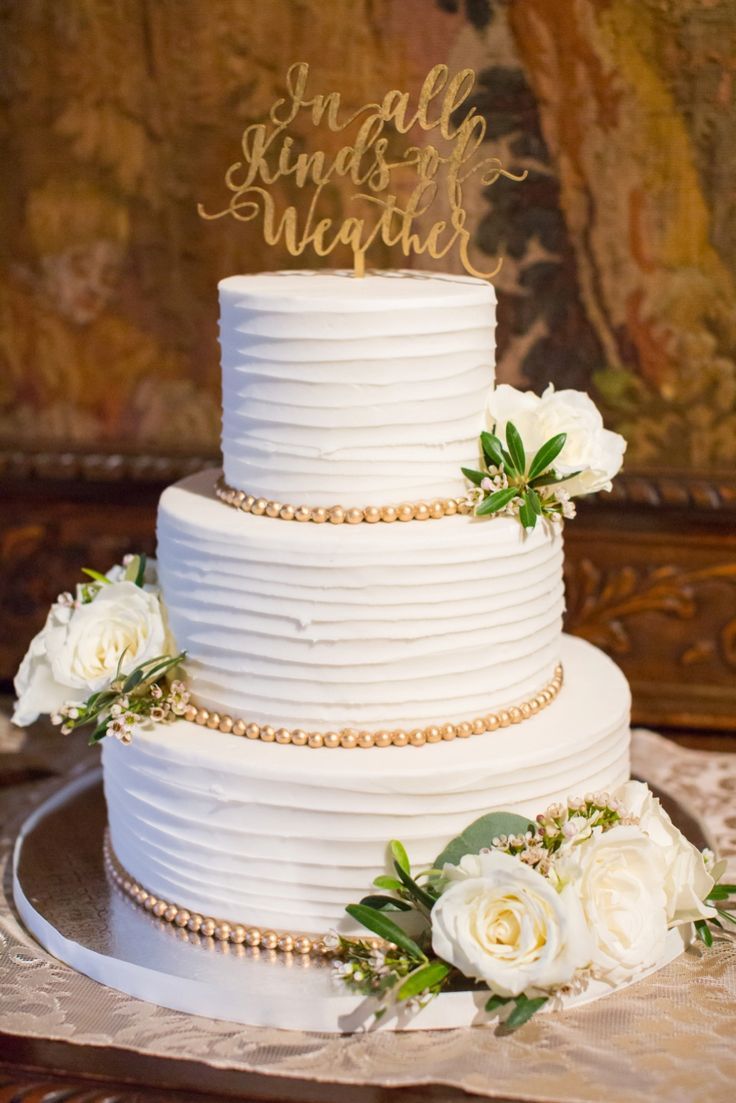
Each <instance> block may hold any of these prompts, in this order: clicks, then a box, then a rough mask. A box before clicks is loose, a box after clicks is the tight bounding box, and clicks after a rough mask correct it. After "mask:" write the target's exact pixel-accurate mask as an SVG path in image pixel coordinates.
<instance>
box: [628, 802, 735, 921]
mask: <svg viewBox="0 0 736 1103" xmlns="http://www.w3.org/2000/svg"><path fill="white" fill-rule="evenodd" d="M616 796H617V797H618V799H619V800H620V801H621V803H622V804H623V806H624V808H625V809H626V810H627V811H628V812H630V813H631V814H632V815H633V816H636V817H637V819H638V820H639V827H640V828H641V830H642V831H643V832H644V834H645V835H646V836H647V837H648V838H649V839H651V840H652V842H653V843H655V844H656V846H657V848H658V850H659V860H660V864H661V866H662V872H663V880H664V890H665V893H666V896H667V919H668V921H669V923H670V924H675V925H677V924H680V923H691V922H693V921H694V920H696V919H707V918H710V917H713V916H715V915H716V914H717V912H716V910H715V908H712V907H710V905H708V904H706V903H705V898H706V896H707V895H708V893H709V892H710V890H711V889H712V888H713V885H714V884H715V881H714V880H713V877H712V876H711V875H710V873H709V872H708V869H707V868H706V865H705V862H704V861H703V855H702V854H701V853H700V851H699V850H698V849H697V848H696V847H694V846H693V844H692V843H691V842H688V840H687V839H686V838H685V836H684V835H683V834H682V832H681V831H678V829H677V828H676V827H675V825H674V824H673V822H672V820H671V819H670V817H669V816H668V815H667V813H666V812H665V810H664V808H663V807H662V805H661V804H660V802H659V801H658V800H657V798H656V797H655V796H654V794H653V793H652V791H651V789H650V788H649V787H648V786H647V785H644V783H643V782H641V781H627V782H626V784H625V785H622V786H621V788H620V789H619V790H618V792H617V794H616Z"/></svg>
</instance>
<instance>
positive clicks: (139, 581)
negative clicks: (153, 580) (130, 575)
mask: <svg viewBox="0 0 736 1103" xmlns="http://www.w3.org/2000/svg"><path fill="white" fill-rule="evenodd" d="M147 562H148V558H147V556H146V555H144V554H143V552H141V554H140V555H139V556H138V573H137V574H136V576H135V579H134V582H135V584H136V586H141V587H142V586H143V580H144V578H145V577H146V563H147Z"/></svg>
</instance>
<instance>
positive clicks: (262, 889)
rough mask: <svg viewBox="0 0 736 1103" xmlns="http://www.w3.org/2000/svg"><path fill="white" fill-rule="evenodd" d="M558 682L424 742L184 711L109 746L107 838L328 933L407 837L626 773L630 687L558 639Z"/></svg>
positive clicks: (246, 904) (302, 926) (197, 892)
mask: <svg viewBox="0 0 736 1103" xmlns="http://www.w3.org/2000/svg"><path fill="white" fill-rule="evenodd" d="M563 660H564V662H565V667H566V670H567V672H568V673H567V682H566V685H565V689H564V692H563V693H562V694H561V695H560V697H559V699H558V700H557V701H556V702H555V703H554V704H553V705H552V706H551V707H550V708H549V709H548V710H547V711H546V712H543V713H540V714H539V715H538V716H536V717H533V718H532V719H531V720H528V721H526V722H525V723H523V724H521V725H519V726H518V727H514V728H507V729H503V730H500V731H497V732H495V733H490V734H486V735H482V736H476V737H472V738H470V739H466V740H455V741H454V742H451V743H442V744H434V745H432V746H425V747H422V748H419V749H416V748H412V747H407V748H397V747H388V748H385V749H380V750H376V749H374V750H367V751H363V750H342V749H339V750H319V751H313V750H310V749H309V748H307V747H292V746H279V745H278V744H264V743H258V742H255V743H254V742H251V741H249V740H247V739H239V738H236V737H235V736H231V735H223V734H221V733H220V732H211V731H207V730H205V731H203V730H202V729H201V728H199V727H197V726H195V725H193V724H189V723H187V722H185V721H180V722H177V723H175V724H172V725H168V726H165V725H158V726H155V727H154V728H153V729H152V730H141V731H139V732H137V733H136V734H135V737H134V741H133V743H132V744H130V745H129V746H123V745H122V744H120V743H118V742H117V741H115V740H113V739H111V738H109V739H106V740H105V741H104V745H103V765H104V774H105V791H106V795H107V801H108V809H109V819H110V829H111V835H112V843H113V846H114V849H115V852H116V854H117V855H118V857H119V859H120V861H121V862H122V863H123V865H124V866H125V868H126V869H127V870H128V872H129V873H130V874H132V876H133V877H134V878H136V879H137V880H138V881H139V882H140V883H141V884H142V885H144V886H145V887H146V889H148V890H149V891H150V892H153V893H154V894H156V895H157V896H161V897H163V898H164V899H166V900H170V901H175V902H176V903H177V904H178V905H179V906H180V907H187V908H189V909H191V910H196V911H198V912H200V913H202V914H203V915H211V916H214V917H215V918H218V919H227V920H234V921H236V922H242V923H250V924H254V925H258V926H263V927H275V928H281V929H286V930H289V929H291V930H306V931H313V932H322V931H324V930H326V929H327V928H329V927H331V926H335V925H340V926H343V925H344V923H345V920H346V917H345V914H344V906H345V904H348V903H350V902H355V901H357V900H359V899H360V897H361V896H363V895H365V893H366V892H368V891H369V890H370V886H371V882H372V879H373V878H374V877H375V876H376V875H377V874H378V873H379V872H382V871H383V870H384V867H385V862H386V844H387V842H388V840H389V839H392V838H399V839H401V840H402V841H403V842H404V843H405V845H406V847H407V849H408V852H409V854H410V856H411V858H412V860H413V861H414V862H415V863H416V864H417V865H418V866H421V865H424V864H426V865H428V864H430V863H431V862H432V861H433V859H434V858H435V857H436V856H437V854H438V853H439V852H440V851H441V850H442V848H443V847H444V846H445V844H446V843H447V842H449V840H450V839H451V838H453V837H454V836H455V835H456V834H458V833H459V832H460V831H461V830H462V829H463V828H464V827H466V826H467V825H468V824H469V823H471V822H472V821H473V820H474V819H476V818H477V817H478V816H481V815H483V814H484V813H485V812H487V811H490V810H492V809H494V808H503V809H508V810H510V811H516V812H519V813H522V814H524V815H528V816H533V815H535V814H536V813H538V812H540V811H543V810H544V809H545V808H546V806H547V805H548V804H549V803H550V802H551V801H555V800H564V799H565V798H566V797H568V796H572V795H584V794H585V793H587V792H590V791H595V790H601V789H608V790H609V791H610V790H611V789H613V788H614V787H615V786H617V785H618V784H620V783H621V782H623V781H624V780H626V779H627V778H628V776H629V703H630V699H629V690H628V686H627V683H626V680H625V678H624V677H623V675H622V674H621V672H620V671H619V669H618V668H617V667H616V666H615V665H614V664H613V663H612V662H611V660H610V659H608V658H607V657H606V656H605V655H603V654H602V653H601V652H600V651H598V650H596V649H595V648H594V647H592V646H591V645H590V644H586V643H584V642H583V641H581V640H574V639H571V638H569V637H566V638H565V641H564V647H563Z"/></svg>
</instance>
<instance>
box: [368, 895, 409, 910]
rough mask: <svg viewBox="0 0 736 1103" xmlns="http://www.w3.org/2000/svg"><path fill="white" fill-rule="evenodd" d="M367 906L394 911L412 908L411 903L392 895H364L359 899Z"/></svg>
mask: <svg viewBox="0 0 736 1103" xmlns="http://www.w3.org/2000/svg"><path fill="white" fill-rule="evenodd" d="M360 902H361V904H364V905H365V906H366V907H367V908H375V909H376V911H379V912H380V911H386V910H387V909H388V910H389V911H396V912H410V911H411V910H412V907H411V904H407V903H406V901H405V900H397V899H396V898H395V897H393V896H364V897H363V899H362V900H361V901H360Z"/></svg>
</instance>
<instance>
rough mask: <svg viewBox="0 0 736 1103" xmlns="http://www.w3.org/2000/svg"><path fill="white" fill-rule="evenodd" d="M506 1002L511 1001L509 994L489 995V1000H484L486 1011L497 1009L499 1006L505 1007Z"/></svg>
mask: <svg viewBox="0 0 736 1103" xmlns="http://www.w3.org/2000/svg"><path fill="white" fill-rule="evenodd" d="M507 1003H511V997H510V996H491V998H490V1000H488V1001H487V1002H486V1011H488V1012H489V1014H490V1012H492V1011H498V1009H499V1007H505V1006H506V1004H507Z"/></svg>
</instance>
